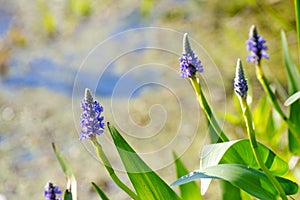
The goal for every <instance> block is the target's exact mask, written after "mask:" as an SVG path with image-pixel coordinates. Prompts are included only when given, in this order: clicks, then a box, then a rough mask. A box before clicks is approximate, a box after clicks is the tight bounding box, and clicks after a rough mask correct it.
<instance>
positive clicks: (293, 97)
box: [284, 91, 300, 106]
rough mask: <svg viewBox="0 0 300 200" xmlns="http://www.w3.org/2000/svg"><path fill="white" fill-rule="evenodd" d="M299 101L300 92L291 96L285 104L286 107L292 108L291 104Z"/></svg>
mask: <svg viewBox="0 0 300 200" xmlns="http://www.w3.org/2000/svg"><path fill="white" fill-rule="evenodd" d="M298 99H300V91H298V92H296V93H294V94H293V95H292V96H290V97H289V98H288V99H287V100H286V101H285V102H284V105H285V106H290V105H291V104H293V103H294V102H295V101H297V100H298Z"/></svg>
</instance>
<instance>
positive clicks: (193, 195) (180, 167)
mask: <svg viewBox="0 0 300 200" xmlns="http://www.w3.org/2000/svg"><path fill="white" fill-rule="evenodd" d="M173 157H174V160H175V166H176V172H177V177H178V178H180V177H181V176H183V175H185V174H187V173H188V171H187V169H186V167H185V166H184V164H183V163H182V162H181V160H180V159H179V158H178V156H177V155H176V153H175V152H173ZM179 189H180V194H181V198H182V199H183V200H194V199H199V200H201V199H203V198H202V195H201V193H200V189H199V186H198V185H197V183H196V182H195V181H192V182H189V183H187V184H183V185H180V186H179Z"/></svg>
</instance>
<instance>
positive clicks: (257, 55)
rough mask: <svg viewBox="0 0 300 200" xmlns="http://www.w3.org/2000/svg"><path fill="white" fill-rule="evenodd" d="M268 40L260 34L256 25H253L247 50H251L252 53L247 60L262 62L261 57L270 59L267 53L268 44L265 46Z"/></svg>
mask: <svg viewBox="0 0 300 200" xmlns="http://www.w3.org/2000/svg"><path fill="white" fill-rule="evenodd" d="M265 43H266V40H265V39H264V38H263V37H262V36H259V35H258V33H257V29H256V27H255V26H254V25H252V26H251V29H250V33H249V39H248V40H247V50H248V51H250V52H251V55H249V56H248V57H247V62H253V63H256V64H257V63H260V60H261V58H266V59H269V55H268V54H267V52H266V51H267V49H268V47H267V46H264V44H265Z"/></svg>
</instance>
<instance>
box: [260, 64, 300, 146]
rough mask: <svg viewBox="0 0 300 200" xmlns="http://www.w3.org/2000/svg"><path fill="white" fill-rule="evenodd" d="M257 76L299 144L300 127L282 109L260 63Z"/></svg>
mask: <svg viewBox="0 0 300 200" xmlns="http://www.w3.org/2000/svg"><path fill="white" fill-rule="evenodd" d="M256 76H257V79H258V80H259V82H260V84H261V85H262V87H263V89H264V91H265V93H266V94H267V96H269V97H270V100H271V102H272V104H273V106H274V108H275V110H276V111H277V112H278V113H279V115H280V116H281V117H282V119H283V120H284V121H285V122H286V123H287V124H288V127H289V129H290V131H291V133H292V134H293V135H294V137H295V138H296V139H297V140H298V142H300V134H298V132H299V130H300V127H299V125H297V124H295V123H293V122H292V121H291V120H290V119H289V118H288V117H287V116H286V115H285V114H284V112H283V110H282V109H281V107H280V105H279V103H278V101H277V98H276V96H275V94H274V93H273V91H272V90H271V88H270V86H269V83H268V80H267V78H266V77H265V75H264V72H263V70H262V68H261V65H260V63H258V64H257V65H256Z"/></svg>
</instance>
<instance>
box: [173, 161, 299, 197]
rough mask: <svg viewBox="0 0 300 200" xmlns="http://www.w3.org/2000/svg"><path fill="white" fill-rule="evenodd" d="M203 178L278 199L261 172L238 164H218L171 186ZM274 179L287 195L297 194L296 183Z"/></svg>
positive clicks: (253, 193) (185, 177)
mask: <svg viewBox="0 0 300 200" xmlns="http://www.w3.org/2000/svg"><path fill="white" fill-rule="evenodd" d="M205 178H212V179H222V180H226V181H229V182H230V183H231V184H233V185H235V186H236V187H239V188H241V189H243V190H245V191H246V192H248V193H250V194H251V195H253V196H255V197H257V198H259V199H264V200H274V199H276V198H277V197H278V192H277V190H276V189H275V188H274V186H273V185H272V183H271V182H270V181H269V179H268V178H267V177H266V175H265V174H264V173H263V172H261V171H260V170H256V169H253V168H250V167H247V166H244V165H239V164H220V165H216V166H211V167H208V168H204V169H200V170H197V171H194V172H191V173H190V174H187V175H185V176H183V177H181V178H179V179H178V180H177V181H175V182H174V183H172V185H173V186H175V185H181V184H184V183H187V182H190V181H193V180H196V179H205ZM276 178H277V180H278V181H279V183H280V184H281V185H282V187H283V189H284V192H285V193H286V194H287V195H291V194H295V193H297V191H298V185H297V184H296V183H294V182H292V181H290V180H288V179H284V178H281V177H276Z"/></svg>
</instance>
